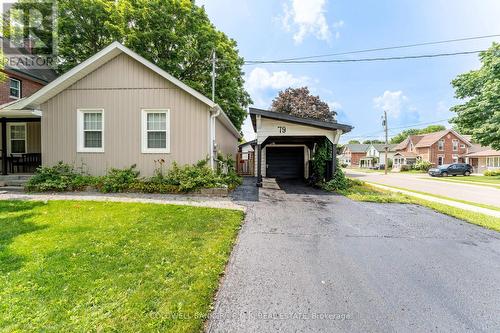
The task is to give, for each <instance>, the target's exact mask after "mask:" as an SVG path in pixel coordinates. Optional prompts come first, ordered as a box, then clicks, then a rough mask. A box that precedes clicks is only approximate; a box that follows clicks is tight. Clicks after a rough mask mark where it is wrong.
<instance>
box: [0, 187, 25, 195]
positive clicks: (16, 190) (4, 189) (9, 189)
mask: <svg viewBox="0 0 500 333" xmlns="http://www.w3.org/2000/svg"><path fill="white" fill-rule="evenodd" d="M4 192H7V193H21V192H24V187H23V186H4V187H0V194H2V193H4Z"/></svg>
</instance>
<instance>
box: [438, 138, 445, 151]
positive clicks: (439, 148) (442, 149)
mask: <svg viewBox="0 0 500 333" xmlns="http://www.w3.org/2000/svg"><path fill="white" fill-rule="evenodd" d="M440 142H442V143H443V146H442V147H439V143H440ZM438 150H439V151H444V140H443V139H441V140H439V141H438Z"/></svg>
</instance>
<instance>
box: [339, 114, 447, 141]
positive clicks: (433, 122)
mask: <svg viewBox="0 0 500 333" xmlns="http://www.w3.org/2000/svg"><path fill="white" fill-rule="evenodd" d="M448 120H450V118H447V119H441V120H436V121H429V122H423V123H414V124H410V125H405V126H399V127H391V128H389V129H388V130H390V131H391V132H393V131H394V130H398V129H405V128H411V127H415V126H422V125H431V124H438V123H441V122H443V121H448ZM383 132H384V130H379V131H376V132H369V133H365V134H360V135H358V136H352V137H349V136H348V135H346V136H344V138H346V139H362V138H374V137H379V136H380V135H381V134H378V135H375V134H377V133H383Z"/></svg>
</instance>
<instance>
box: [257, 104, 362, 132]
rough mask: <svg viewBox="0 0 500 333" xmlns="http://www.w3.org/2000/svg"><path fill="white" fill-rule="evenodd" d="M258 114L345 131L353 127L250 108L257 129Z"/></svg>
mask: <svg viewBox="0 0 500 333" xmlns="http://www.w3.org/2000/svg"><path fill="white" fill-rule="evenodd" d="M257 115H260V116H263V117H264V118H271V119H277V120H283V121H288V122H291V123H295V124H301V125H307V126H311V127H317V128H322V129H329V130H337V129H338V130H341V131H342V132H344V133H348V132H350V131H351V130H352V129H353V127H352V126H349V125H344V124H339V123H336V122H330V121H322V120H318V119H311V118H302V117H297V116H292V115H289V114H286V113H283V112H276V111H268V110H262V109H256V108H250V117H251V118H252V125H253V128H254V130H255V131H257V122H256V117H255V116H257Z"/></svg>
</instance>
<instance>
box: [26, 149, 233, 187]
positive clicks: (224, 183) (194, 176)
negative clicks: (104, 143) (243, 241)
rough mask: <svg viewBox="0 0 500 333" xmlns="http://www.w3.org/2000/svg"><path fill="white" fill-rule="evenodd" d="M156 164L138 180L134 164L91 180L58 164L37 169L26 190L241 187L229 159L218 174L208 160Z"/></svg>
mask: <svg viewBox="0 0 500 333" xmlns="http://www.w3.org/2000/svg"><path fill="white" fill-rule="evenodd" d="M155 163H156V167H155V172H154V175H153V176H152V177H150V178H143V179H139V171H137V170H136V166H135V165H132V166H131V167H129V168H125V169H115V168H113V169H110V170H109V171H108V172H107V174H106V175H105V176H103V177H93V176H89V175H86V174H83V173H82V172H78V171H76V170H75V169H74V168H73V167H72V166H70V165H68V164H64V163H62V162H59V163H58V164H56V165H55V166H53V167H40V168H38V169H37V172H36V174H35V175H34V176H33V177H32V178H31V179H30V180H29V181H28V184H27V185H26V190H28V191H36V192H44V191H59V192H60V191H78V190H83V189H85V188H86V187H88V186H93V187H96V188H98V189H99V190H100V191H101V192H104V193H117V192H143V193H180V192H192V191H196V190H200V189H202V188H215V187H227V188H229V189H234V188H235V187H237V186H238V185H240V184H241V177H239V176H238V175H237V174H236V172H235V171H234V167H231V166H230V164H231V159H230V158H229V157H227V158H224V164H223V165H224V167H223V168H221V169H220V170H218V171H213V170H212V169H211V168H209V167H208V166H207V163H208V160H202V161H199V162H198V163H196V164H194V165H186V166H183V167H180V166H178V165H177V164H176V163H173V164H172V167H171V168H170V170H168V171H164V170H163V169H164V164H165V161H164V160H158V161H155Z"/></svg>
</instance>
